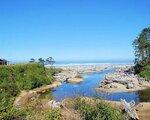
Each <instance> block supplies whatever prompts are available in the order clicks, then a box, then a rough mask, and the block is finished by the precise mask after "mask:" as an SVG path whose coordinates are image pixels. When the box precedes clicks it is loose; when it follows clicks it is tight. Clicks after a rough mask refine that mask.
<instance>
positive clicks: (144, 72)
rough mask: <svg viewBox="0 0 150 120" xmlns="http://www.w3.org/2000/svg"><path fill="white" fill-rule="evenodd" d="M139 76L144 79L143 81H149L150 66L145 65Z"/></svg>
mask: <svg viewBox="0 0 150 120" xmlns="http://www.w3.org/2000/svg"><path fill="white" fill-rule="evenodd" d="M139 75H140V76H141V77H143V78H145V80H147V81H150V65H146V66H145V67H143V69H142V71H141V72H140V73H139Z"/></svg>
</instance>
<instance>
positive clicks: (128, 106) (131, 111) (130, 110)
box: [121, 99, 139, 120]
mask: <svg viewBox="0 0 150 120" xmlns="http://www.w3.org/2000/svg"><path fill="white" fill-rule="evenodd" d="M121 104H122V106H123V109H124V110H125V112H126V113H127V115H128V116H129V117H130V118H132V119H134V120H139V117H138V115H137V113H136V110H135V102H134V101H131V102H129V103H128V102H126V100H123V99H121Z"/></svg>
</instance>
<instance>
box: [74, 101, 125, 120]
mask: <svg viewBox="0 0 150 120" xmlns="http://www.w3.org/2000/svg"><path fill="white" fill-rule="evenodd" d="M92 103H93V104H92ZM75 109H76V110H78V111H79V112H80V113H81V116H82V118H83V119H84V120H123V119H124V118H123V115H122V113H121V112H120V111H119V110H117V109H115V108H112V107H111V106H110V105H109V104H107V103H105V102H97V101H96V99H93V102H90V101H89V102H86V101H85V100H84V99H81V98H77V99H76V102H75Z"/></svg>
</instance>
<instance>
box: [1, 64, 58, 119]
mask: <svg viewBox="0 0 150 120" xmlns="http://www.w3.org/2000/svg"><path fill="white" fill-rule="evenodd" d="M55 71H56V70H55V69H51V71H47V70H46V69H45V68H44V67H43V66H42V65H40V64H38V63H32V64H17V65H9V66H0V119H3V120H12V119H18V120H20V119H25V116H28V114H30V113H31V111H32V110H31V111H30V109H25V110H24V109H19V110H16V109H14V108H13V101H14V99H15V97H16V96H17V95H18V94H19V93H20V91H21V90H30V89H33V88H36V87H40V86H42V85H46V84H50V83H51V82H52V80H53V76H52V75H53V74H54V72H55ZM32 109H33V107H32ZM27 111H30V112H27ZM32 114H33V113H32Z"/></svg>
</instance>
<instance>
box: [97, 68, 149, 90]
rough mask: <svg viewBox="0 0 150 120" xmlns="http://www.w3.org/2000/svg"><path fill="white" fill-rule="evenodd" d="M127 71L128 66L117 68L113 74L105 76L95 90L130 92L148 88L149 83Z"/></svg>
mask: <svg viewBox="0 0 150 120" xmlns="http://www.w3.org/2000/svg"><path fill="white" fill-rule="evenodd" d="M128 70H129V66H127V67H120V68H117V69H116V71H115V72H114V73H111V74H107V75H106V76H105V79H104V80H103V81H102V82H101V83H100V85H99V88H96V89H97V90H101V91H105V92H130V91H138V90H142V89H146V88H149V87H150V83H149V82H147V81H145V80H144V79H143V78H139V77H138V76H136V75H134V74H133V73H132V72H129V71H128Z"/></svg>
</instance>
